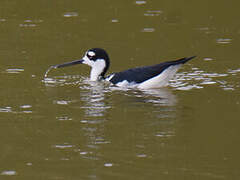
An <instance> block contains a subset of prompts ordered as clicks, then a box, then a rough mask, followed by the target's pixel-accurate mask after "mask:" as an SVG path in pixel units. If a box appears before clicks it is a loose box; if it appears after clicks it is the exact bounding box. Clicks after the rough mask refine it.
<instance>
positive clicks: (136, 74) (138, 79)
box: [109, 56, 195, 84]
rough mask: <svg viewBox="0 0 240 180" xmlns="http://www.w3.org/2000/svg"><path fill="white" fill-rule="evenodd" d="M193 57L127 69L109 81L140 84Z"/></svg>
mask: <svg viewBox="0 0 240 180" xmlns="http://www.w3.org/2000/svg"><path fill="white" fill-rule="evenodd" d="M194 57H195V56H192V57H188V58H182V59H178V60H175V61H168V62H164V63H160V64H156V65H153V66H144V67H138V68H133V69H128V70H126V71H122V72H118V73H115V74H114V76H113V77H112V78H111V79H110V80H109V81H110V82H111V83H113V84H117V83H119V82H122V81H124V80H127V81H128V82H129V83H131V82H135V83H142V82H144V81H146V80H148V79H151V78H153V77H155V76H157V75H159V74H160V73H162V72H163V71H164V70H166V69H167V68H168V67H170V66H174V65H179V64H184V63H186V62H187V61H189V60H191V59H193V58H194ZM109 77H110V76H109Z"/></svg>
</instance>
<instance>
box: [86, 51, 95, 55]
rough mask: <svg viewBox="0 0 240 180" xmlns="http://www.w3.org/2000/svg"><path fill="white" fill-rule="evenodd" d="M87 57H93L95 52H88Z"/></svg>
mask: <svg viewBox="0 0 240 180" xmlns="http://www.w3.org/2000/svg"><path fill="white" fill-rule="evenodd" d="M88 55H89V56H95V55H96V54H95V52H93V51H88Z"/></svg>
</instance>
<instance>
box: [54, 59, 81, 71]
mask: <svg viewBox="0 0 240 180" xmlns="http://www.w3.org/2000/svg"><path fill="white" fill-rule="evenodd" d="M82 63H83V60H82V59H80V60H76V61H72V62H67V63H63V64H57V65H54V66H52V68H55V69H56V68H62V67H67V66H72V65H76V64H82Z"/></svg>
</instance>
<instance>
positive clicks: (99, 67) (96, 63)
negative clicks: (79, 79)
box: [82, 51, 106, 81]
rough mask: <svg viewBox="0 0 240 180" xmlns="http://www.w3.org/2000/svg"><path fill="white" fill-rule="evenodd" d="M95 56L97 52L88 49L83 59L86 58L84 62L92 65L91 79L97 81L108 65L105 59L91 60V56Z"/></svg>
mask: <svg viewBox="0 0 240 180" xmlns="http://www.w3.org/2000/svg"><path fill="white" fill-rule="evenodd" d="M94 56H95V52H93V51H88V52H87V53H86V54H85V56H84V57H83V58H82V59H83V60H84V61H83V64H87V65H89V66H91V67H92V70H91V75H90V79H91V80H93V81H96V80H97V79H98V77H99V76H100V74H101V73H102V72H103V70H104V68H105V66H106V62H105V60H104V59H96V60H91V59H90V58H91V57H94ZM89 57H90V58H89Z"/></svg>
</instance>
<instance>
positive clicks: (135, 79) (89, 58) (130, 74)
mask: <svg viewBox="0 0 240 180" xmlns="http://www.w3.org/2000/svg"><path fill="white" fill-rule="evenodd" d="M194 57H196V56H192V57H187V58H181V59H178V60H174V61H167V62H163V63H160V64H156V65H152V66H144V67H137V68H132V69H128V70H125V71H121V72H117V73H113V74H110V75H109V76H107V77H105V74H106V72H107V70H108V69H109V66H110V59H109V56H108V54H107V52H106V51H105V50H104V49H101V48H92V49H89V50H87V51H86V53H85V55H84V56H83V58H82V59H80V60H75V61H72V62H67V63H64V64H58V65H54V66H51V67H50V68H49V69H48V71H47V72H46V75H47V73H48V72H49V71H50V69H52V68H63V67H67V66H72V65H76V64H87V65H89V66H90V67H91V73H90V80H91V81H101V80H105V81H108V82H110V83H112V84H114V85H116V86H121V87H122V86H127V87H129V86H130V87H131V86H132V87H137V88H140V89H149V88H160V87H164V86H167V84H168V81H169V80H170V79H172V78H173V76H174V75H175V74H176V72H177V70H178V69H179V68H180V67H181V65H182V64H184V63H186V62H188V61H189V60H191V59H193V58H194ZM46 75H45V76H46Z"/></svg>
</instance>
